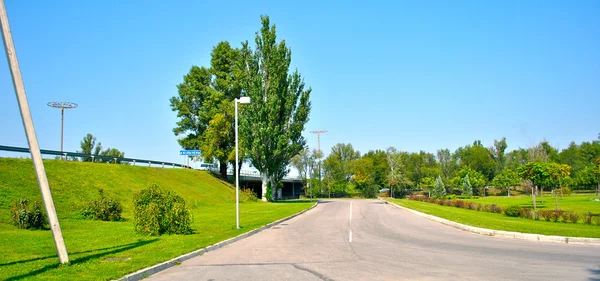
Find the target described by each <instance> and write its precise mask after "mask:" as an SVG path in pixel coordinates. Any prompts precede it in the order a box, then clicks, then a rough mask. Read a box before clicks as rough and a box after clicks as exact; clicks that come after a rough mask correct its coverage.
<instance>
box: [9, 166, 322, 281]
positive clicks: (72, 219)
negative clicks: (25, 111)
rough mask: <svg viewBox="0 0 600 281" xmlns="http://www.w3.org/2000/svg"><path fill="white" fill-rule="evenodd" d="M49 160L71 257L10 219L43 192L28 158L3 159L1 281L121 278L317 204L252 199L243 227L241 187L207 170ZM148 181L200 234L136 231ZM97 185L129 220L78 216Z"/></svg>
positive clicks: (43, 233) (45, 235) (41, 233)
mask: <svg viewBox="0 0 600 281" xmlns="http://www.w3.org/2000/svg"><path fill="white" fill-rule="evenodd" d="M44 164H45V167H46V171H47V174H48V180H49V182H50V186H51V189H52V196H53V198H54V202H55V205H56V209H57V212H58V217H59V220H60V224H61V227H62V231H63V236H64V238H65V243H66V246H67V250H68V252H69V258H70V262H71V264H70V265H69V266H59V261H58V257H57V256H56V250H55V248H54V243H53V240H52V233H51V232H50V231H49V230H22V229H18V228H16V227H15V226H13V225H12V224H11V219H10V212H9V210H10V205H11V202H12V200H17V199H19V198H28V199H41V196H40V192H39V188H38V186H37V180H36V177H35V173H34V170H33V165H32V163H31V161H30V160H28V159H12V158H0V249H2V253H3V255H0V280H21V279H27V280H30V279H32V280H42V279H44V280H46V279H57V280H110V279H116V278H119V277H121V276H123V275H125V274H127V273H130V272H134V271H136V270H139V269H141V268H144V267H147V266H150V265H153V264H156V263H160V262H163V261H166V260H169V259H171V258H174V257H176V256H179V255H181V254H184V253H188V252H191V251H193V250H196V249H199V248H202V247H205V246H207V245H210V244H214V243H216V242H218V241H222V240H225V239H227V238H230V237H233V236H236V235H238V234H241V233H243V232H246V231H249V230H252V229H255V228H258V227H260V226H262V225H265V224H267V223H269V222H271V221H275V220H277V219H280V218H283V217H286V216H289V215H291V214H294V213H297V212H299V211H301V210H303V209H306V208H308V207H309V206H311V204H310V203H302V202H300V203H295V204H290V203H262V202H251V201H248V202H247V203H244V204H241V205H240V224H241V226H242V229H236V227H235V201H234V200H235V191H234V190H233V188H232V187H231V186H230V185H229V184H226V183H223V182H221V181H220V180H218V179H216V178H214V177H212V176H211V175H210V174H208V173H207V172H203V171H193V170H183V169H170V168H165V169H162V168H148V167H132V166H121V165H109V164H99V163H78V162H64V161H58V160H47V161H45V162H44ZM150 183H157V184H159V185H160V186H162V187H165V188H169V189H171V190H174V191H175V192H177V193H178V194H179V195H181V196H182V197H184V198H185V200H186V201H187V203H188V204H189V207H190V211H191V213H192V216H193V218H194V222H193V224H192V228H193V229H194V231H195V233H194V234H192V235H164V236H160V237H149V236H143V235H138V234H136V233H135V232H134V230H133V229H134V226H133V203H132V199H133V194H134V193H135V192H137V191H138V190H140V189H142V188H145V187H146V186H147V185H148V184H150ZM99 188H101V189H103V190H104V193H105V194H107V195H112V196H115V197H117V198H118V199H119V200H120V201H121V203H122V204H123V216H124V217H125V219H126V220H125V221H122V222H101V221H91V220H83V219H81V218H80V215H79V212H80V210H81V209H82V208H83V207H84V206H85V204H86V202H87V201H89V200H92V199H95V198H96V197H98V189H99ZM242 199H244V197H242ZM114 258H118V259H117V260H115V259H114ZM121 259H122V260H121Z"/></svg>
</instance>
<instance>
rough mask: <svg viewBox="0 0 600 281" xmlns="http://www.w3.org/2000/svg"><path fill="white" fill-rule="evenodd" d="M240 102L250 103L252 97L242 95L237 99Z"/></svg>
mask: <svg viewBox="0 0 600 281" xmlns="http://www.w3.org/2000/svg"><path fill="white" fill-rule="evenodd" d="M237 101H238V102H239V103H250V97H240V98H239V99H237Z"/></svg>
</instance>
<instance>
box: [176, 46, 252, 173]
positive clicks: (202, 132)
mask: <svg viewBox="0 0 600 281" xmlns="http://www.w3.org/2000/svg"><path fill="white" fill-rule="evenodd" d="M240 59H241V57H240V50H239V49H235V48H232V47H231V46H230V44H229V42H227V41H223V42H219V43H218V44H217V46H215V47H214V48H213V50H212V52H211V63H210V67H198V66H192V67H191V69H190V71H189V72H188V74H186V75H185V76H184V77H183V82H182V83H181V84H179V85H177V89H178V95H177V96H174V97H172V98H171V99H170V104H171V110H173V111H175V112H177V117H178V118H179V120H178V121H177V124H176V127H175V128H174V129H173V132H174V133H175V135H176V136H183V137H181V138H179V139H178V142H179V144H180V145H181V146H182V147H183V148H185V149H201V150H202V156H203V157H204V158H205V159H213V158H214V159H217V160H218V161H219V163H220V167H222V168H221V171H220V172H221V177H222V178H225V177H226V176H227V174H226V173H227V169H226V167H227V163H228V162H231V163H232V164H234V165H235V163H234V162H235V132H234V129H235V128H234V125H233V123H234V117H235V112H234V99H236V98H239V97H240V96H241V88H240V81H239V77H238V75H237V74H238V73H239V70H238V69H237V68H236V65H237V64H238V63H239V61H240ZM244 107H245V106H242V107H240V109H239V110H240V112H243V111H244ZM243 142H244V139H243V138H241V142H240V143H241V144H243ZM240 148H241V151H240V154H241V155H245V150H244V149H243V148H244V146H243V145H240ZM242 158H243V157H242Z"/></svg>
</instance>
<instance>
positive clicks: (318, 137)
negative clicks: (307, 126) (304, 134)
mask: <svg viewBox="0 0 600 281" xmlns="http://www.w3.org/2000/svg"><path fill="white" fill-rule="evenodd" d="M310 132H311V133H313V134H317V140H318V143H317V144H318V145H317V148H318V149H319V151H321V134H324V133H327V130H316V131H310Z"/></svg>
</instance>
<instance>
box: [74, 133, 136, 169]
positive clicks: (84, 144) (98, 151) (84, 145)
mask: <svg viewBox="0 0 600 281" xmlns="http://www.w3.org/2000/svg"><path fill="white" fill-rule="evenodd" d="M80 147H81V150H78V151H77V152H78V153H83V154H91V155H94V156H99V155H101V156H108V157H110V159H100V158H96V159H95V160H94V161H95V162H104V163H115V160H114V159H113V158H123V157H125V152H121V151H119V150H118V149H116V148H110V147H109V148H107V149H105V150H102V143H100V142H98V144H97V145H96V137H94V136H93V135H92V134H90V133H88V134H87V135H86V136H85V137H83V140H82V141H81V143H80ZM83 162H92V157H84V158H83ZM117 163H119V164H121V163H122V161H121V160H119V159H117Z"/></svg>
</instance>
